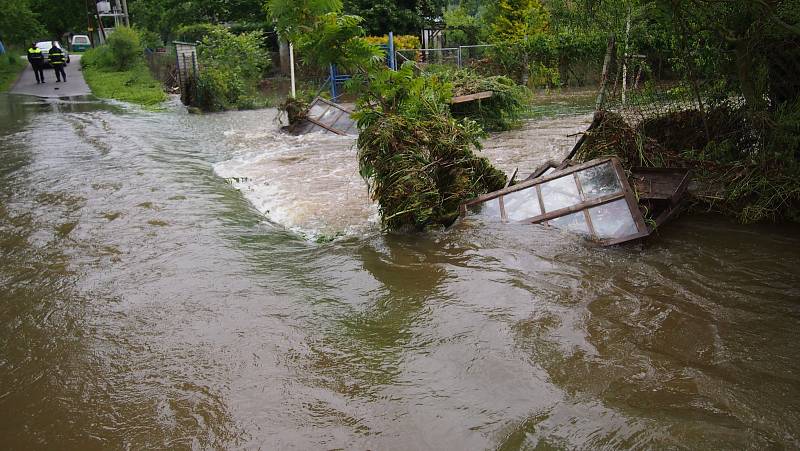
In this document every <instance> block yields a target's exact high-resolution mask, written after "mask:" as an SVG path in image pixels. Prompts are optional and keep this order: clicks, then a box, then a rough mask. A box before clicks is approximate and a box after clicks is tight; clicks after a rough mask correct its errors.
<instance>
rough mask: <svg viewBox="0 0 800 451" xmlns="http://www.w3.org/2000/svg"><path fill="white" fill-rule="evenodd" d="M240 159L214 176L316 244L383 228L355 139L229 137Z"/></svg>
mask: <svg viewBox="0 0 800 451" xmlns="http://www.w3.org/2000/svg"><path fill="white" fill-rule="evenodd" d="M225 137H226V140H228V141H229V143H230V144H232V145H233V147H235V148H236V149H237V151H236V153H235V156H234V157H233V158H232V159H230V160H227V161H223V162H220V163H217V164H216V165H215V166H214V170H215V172H216V173H217V175H219V176H220V177H223V178H225V179H228V180H229V181H230V182H231V184H232V185H233V186H234V187H235V188H237V189H238V190H240V191H241V192H242V193H243V194H244V196H245V198H247V200H249V201H250V202H251V203H252V204H253V205H254V206H255V208H256V209H258V211H260V212H261V213H262V214H264V215H265V216H267V217H268V218H269V219H270V220H272V221H273V222H275V223H278V224H281V225H283V226H285V227H287V228H289V229H290V230H293V231H296V232H298V233H301V234H304V235H306V236H307V237H309V238H310V239H316V238H317V237H321V236H325V237H333V236H337V235H349V234H354V233H362V232H364V231H366V230H368V229H370V228H374V227H377V218H378V216H377V208H376V206H375V204H374V203H373V202H372V201H371V200H370V198H369V194H368V192H367V187H366V184H365V183H364V181H363V180H362V179H361V176H360V175H359V173H358V157H357V153H356V152H357V151H356V148H355V139H354V138H353V137H343V136H336V135H331V134H321V133H312V134H309V135H304V136H291V135H287V134H284V133H281V132H279V131H278V130H276V129H272V130H264V131H261V132H233V133H231V132H230V131H228V132H226V133H225Z"/></svg>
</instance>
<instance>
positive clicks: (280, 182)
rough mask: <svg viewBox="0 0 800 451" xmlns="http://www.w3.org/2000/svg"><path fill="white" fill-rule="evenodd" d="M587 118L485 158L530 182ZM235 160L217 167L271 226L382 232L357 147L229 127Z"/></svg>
mask: <svg viewBox="0 0 800 451" xmlns="http://www.w3.org/2000/svg"><path fill="white" fill-rule="evenodd" d="M590 122H591V116H590V115H582V116H572V117H562V118H557V119H542V120H537V121H529V122H527V123H526V124H525V126H524V127H523V128H522V129H520V130H515V131H511V132H505V133H499V134H493V135H492V136H491V137H489V138H488V139H487V140H486V142H485V143H484V145H485V150H484V151H483V153H482V154H483V155H484V156H487V157H488V158H489V159H490V160H491V161H492V162H493V163H494V164H496V165H498V167H499V168H500V169H502V170H503V171H505V172H507V173H509V174H510V173H511V172H512V171H513V170H514V169H515V168H519V169H520V175H521V176H527V174H528V173H530V172H531V171H533V170H534V169H535V168H536V167H537V166H538V165H541V164H543V163H544V162H546V161H547V160H550V159H560V158H563V156H564V155H566V153H568V152H569V150H570V149H571V148H572V146H573V145H574V143H575V142H576V140H577V138H576V137H575V136H569V135H574V134H575V133H578V132H580V131H583V130H585V129H586V127H587V126H588V124H589V123H590ZM222 138H223V140H224V141H225V143H226V144H227V145H228V146H229V147H231V148H232V149H234V150H233V154H232V157H231V158H230V159H227V160H225V161H221V162H219V163H217V164H216V165H215V166H214V170H215V172H216V173H217V175H219V176H220V177H223V178H225V179H227V180H228V181H229V182H230V183H231V184H232V185H233V186H234V187H235V188H236V189H238V190H240V191H241V192H242V193H243V195H244V196H245V198H246V199H247V200H248V201H249V202H251V203H252V204H253V206H254V207H255V208H256V209H257V210H258V211H259V212H261V213H262V214H264V215H265V216H266V217H267V218H269V220H271V221H273V222H275V223H278V224H281V225H283V226H284V227H286V228H288V229H290V230H293V231H295V232H297V233H300V234H302V235H304V236H307V237H308V238H309V239H312V240H313V239H317V238H320V237H335V236H339V235H351V234H361V233H364V232H367V231H370V230H376V229H377V228H378V227H379V216H378V208H377V205H376V204H375V203H374V202H372V200H371V199H370V197H369V193H368V191H367V185H366V183H365V182H364V180H363V179H362V178H361V176H360V174H359V172H358V156H357V153H358V151H357V149H356V139H355V137H352V136H338V135H333V134H325V133H311V134H308V135H302V136H292V135H288V134H285V133H282V132H281V131H280V129H279V126H278V124H276V123H274V121H262V122H261V123H260V125H258V126H254V125H253V124H252V123H248V121H243V122H242V123H234V124H231V126H230V128H229V129H228V130H225V131H224V132H222Z"/></svg>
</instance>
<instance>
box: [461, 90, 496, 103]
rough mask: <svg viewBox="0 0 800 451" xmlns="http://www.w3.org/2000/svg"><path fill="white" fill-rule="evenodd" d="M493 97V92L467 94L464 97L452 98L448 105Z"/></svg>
mask: <svg viewBox="0 0 800 451" xmlns="http://www.w3.org/2000/svg"><path fill="white" fill-rule="evenodd" d="M493 95H494V92H492V91H483V92H477V93H475V94H469V95H466V96H458V97H453V98H452V99H450V103H452V104H456V103H466V102H474V101H476V100H481V99H488V98H489V97H491V96H493Z"/></svg>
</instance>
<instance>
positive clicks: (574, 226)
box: [548, 211, 589, 235]
mask: <svg viewBox="0 0 800 451" xmlns="http://www.w3.org/2000/svg"><path fill="white" fill-rule="evenodd" d="M548 224H550V225H551V226H553V227H555V228H558V229H561V230H567V231H570V232H575V233H580V234H582V235H588V234H589V224H587V223H586V215H584V214H583V212H582V211H579V212H578V213H572V214H570V215H566V216H562V217H560V218H556V219H552V220H550V221H548Z"/></svg>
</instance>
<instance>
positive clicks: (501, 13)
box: [492, 0, 547, 42]
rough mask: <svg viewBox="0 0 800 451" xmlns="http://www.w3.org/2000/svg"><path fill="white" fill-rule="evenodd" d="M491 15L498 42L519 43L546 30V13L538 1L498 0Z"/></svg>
mask: <svg viewBox="0 0 800 451" xmlns="http://www.w3.org/2000/svg"><path fill="white" fill-rule="evenodd" d="M492 15H493V17H492V31H493V33H494V38H495V39H496V40H498V41H512V42H515V41H521V40H524V39H527V38H528V37H531V36H535V35H537V34H539V33H542V32H543V31H544V30H545V29H546V28H547V11H546V10H545V9H544V6H542V3H541V2H540V1H539V0H500V1H499V2H497V5H496V6H495V7H494V11H493V14H492Z"/></svg>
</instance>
